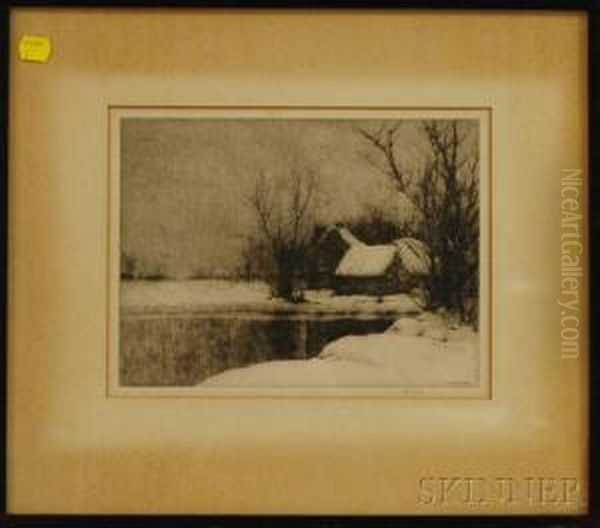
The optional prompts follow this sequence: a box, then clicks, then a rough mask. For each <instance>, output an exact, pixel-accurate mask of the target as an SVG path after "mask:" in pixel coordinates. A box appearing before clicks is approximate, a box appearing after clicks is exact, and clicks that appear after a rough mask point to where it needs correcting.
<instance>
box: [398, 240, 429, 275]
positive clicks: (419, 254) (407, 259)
mask: <svg viewBox="0 0 600 528" xmlns="http://www.w3.org/2000/svg"><path fill="white" fill-rule="evenodd" d="M394 244H395V246H396V247H397V248H398V255H399V256H400V261H401V262H402V265H403V266H404V269H406V271H408V272H409V273H412V274H414V275H428V274H429V272H430V271H431V258H430V257H429V249H428V247H427V245H426V244H424V243H423V242H421V241H420V240H417V239H416V238H409V237H406V238H400V239H398V240H396V241H395V242H394Z"/></svg>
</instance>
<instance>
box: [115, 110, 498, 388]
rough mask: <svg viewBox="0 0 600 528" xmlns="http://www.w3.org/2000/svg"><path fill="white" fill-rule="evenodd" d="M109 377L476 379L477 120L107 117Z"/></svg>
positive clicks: (285, 383) (220, 383)
mask: <svg viewBox="0 0 600 528" xmlns="http://www.w3.org/2000/svg"><path fill="white" fill-rule="evenodd" d="M117 130H118V142H117V144H118V156H119V157H118V173H119V174H118V181H119V186H118V190H119V201H120V211H119V226H118V238H119V255H118V258H119V263H118V266H119V290H118V320H119V322H118V326H119V332H118V355H117V359H116V364H117V365H118V386H120V387H128V388H156V389H157V390H160V389H166V388H169V387H170V388H194V389H198V390H199V391H200V392H202V390H208V389H214V388H221V389H225V388H271V389H273V388H280V389H285V388H306V389H310V388H380V389H384V388H395V389H403V390H407V391H411V390H412V391H417V392H415V394H418V391H420V390H422V391H426V390H429V389H465V390H475V392H477V393H478V394H479V393H480V391H481V389H482V384H483V377H485V376H482V372H484V370H485V369H484V367H485V365H486V364H487V360H486V357H485V355H486V354H487V353H488V352H489V351H487V350H484V349H485V347H482V345H481V343H482V339H480V331H481V329H482V324H481V323H482V321H481V319H482V316H481V304H482V303H481V295H480V293H481V292H480V289H481V282H482V281H481V280H480V279H481V258H480V257H481V230H482V229H481V221H480V219H481V216H482V211H481V209H482V207H481V203H482V202H481V187H482V186H481V166H482V160H481V153H482V148H481V145H482V139H481V138H482V133H481V132H482V131H481V120H480V119H479V118H478V117H477V116H468V115H467V116H464V117H462V116H461V117H445V116H443V115H442V116H439V115H436V116H433V117H424V118H420V117H417V116H414V115H408V116H405V115H391V116H389V117H388V116H387V115H377V116H376V117H373V116H368V117H355V116H345V117H341V118H334V117H329V116H328V117H323V118H321V117H318V116H314V115H310V116H299V117H290V116H289V115H284V116H273V115H269V116H267V117H262V116H256V115H249V116H245V115H244V116H233V117H230V116H220V115H219V116H211V115H208V116H206V115H195V114H193V113H191V114H189V115H187V114H185V113H180V114H177V115H164V114H158V115H152V114H150V115H145V114H143V113H142V114H140V115H130V114H126V115H123V116H120V118H119V120H118V129H117Z"/></svg>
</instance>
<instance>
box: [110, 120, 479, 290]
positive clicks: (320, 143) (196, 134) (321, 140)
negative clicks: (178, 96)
mask: <svg viewBox="0 0 600 528" xmlns="http://www.w3.org/2000/svg"><path fill="white" fill-rule="evenodd" d="M380 123H381V121H364V120H361V121H359V120H343V121H342V120H340V121H334V120H326V121H325V120H314V119H313V120H289V119H286V120H283V119H271V120H267V119H260V120H258V119H220V120H209V119H198V118H196V119H166V118H126V119H123V120H122V122H121V248H122V250H123V251H125V252H126V253H127V254H129V255H134V256H135V257H136V258H137V259H139V260H140V261H141V262H142V263H144V265H147V266H149V267H153V266H155V265H156V264H157V263H161V264H162V266H163V267H164V271H166V272H167V273H168V274H169V275H171V276H175V277H177V278H185V277H186V276H189V275H190V274H194V273H198V272H200V273H203V274H218V273H221V272H227V271H228V270H230V269H233V268H234V267H235V266H237V265H238V264H239V253H240V248H241V244H242V242H243V239H244V237H245V236H246V235H247V234H248V232H249V231H250V230H253V229H255V224H254V216H253V212H252V210H251V209H249V207H248V206H247V205H246V203H245V200H244V196H245V195H247V192H248V188H249V187H250V186H251V184H252V182H253V181H254V179H255V178H256V176H257V174H258V173H259V172H260V171H264V172H265V173H266V174H267V176H269V175H274V176H275V175H280V174H282V173H283V174H285V168H286V167H287V166H289V164H290V163H297V164H306V165H307V166H309V167H311V169H312V170H313V171H315V172H316V174H317V176H318V178H319V180H320V184H321V188H322V197H321V206H320V208H319V215H320V221H322V222H336V221H342V222H343V221H344V220H345V219H348V218H351V217H353V216H356V215H357V214H360V212H361V210H363V208H364V207H365V206H366V205H367V204H372V205H376V206H378V207H382V208H384V209H386V210H387V211H390V212H391V214H401V212H397V213H396V211H397V210H398V209H399V208H400V209H401V205H400V204H401V203H402V202H401V200H400V198H399V196H398V195H397V193H395V192H393V191H392V190H391V189H390V186H389V182H388V181H387V180H386V178H385V176H384V175H383V174H382V173H381V172H379V171H378V170H377V169H374V168H373V167H372V166H371V165H370V164H369V163H368V162H367V161H365V159H364V153H366V152H371V151H370V150H369V148H368V146H367V145H366V144H365V142H364V140H363V139H361V138H360V137H359V135H358V134H357V133H356V127H357V126H361V127H364V128H367V129H375V128H376V127H377V126H378V124H380ZM472 123H473V124H475V122H472ZM473 130H475V127H473ZM398 145H399V148H398V157H399V159H400V160H401V161H402V163H403V164H405V165H408V166H411V165H415V166H418V165H419V164H420V163H421V162H422V161H423V158H424V156H425V153H426V146H425V143H424V139H423V137H422V134H421V133H420V131H419V123H418V122H417V121H404V122H403V126H402V127H401V129H400V131H399V133H398Z"/></svg>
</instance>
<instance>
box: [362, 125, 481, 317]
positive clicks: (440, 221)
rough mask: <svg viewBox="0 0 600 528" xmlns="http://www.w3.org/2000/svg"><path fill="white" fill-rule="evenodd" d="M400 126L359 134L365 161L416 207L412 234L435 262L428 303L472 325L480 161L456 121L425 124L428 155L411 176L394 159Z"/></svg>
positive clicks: (462, 126)
mask: <svg viewBox="0 0 600 528" xmlns="http://www.w3.org/2000/svg"><path fill="white" fill-rule="evenodd" d="M400 126H401V124H400V123H398V122H394V123H391V124H384V125H382V126H381V127H379V129H377V130H376V131H374V132H373V131H368V130H364V129H359V130H358V133H359V134H360V135H361V136H362V137H363V138H364V139H365V141H366V142H367V144H368V145H370V147H371V152H370V154H367V156H366V159H367V160H368V161H369V162H370V163H371V164H372V165H373V166H375V167H377V168H378V169H379V170H380V171H382V172H383V173H384V174H385V175H386V176H387V177H388V178H389V180H390V181H391V182H392V183H393V184H394V186H395V188H396V189H397V190H398V191H399V192H400V193H403V194H404V195H405V196H406V197H407V198H408V199H409V200H410V201H411V202H412V204H413V205H414V207H415V208H416V211H417V221H416V222H415V227H414V233H413V234H414V235H415V236H417V237H419V238H421V239H422V240H423V241H424V242H425V243H427V245H428V246H429V248H430V250H431V252H432V257H433V258H432V268H433V269H432V271H431V274H430V278H429V281H428V285H427V288H428V296H429V301H430V303H431V304H432V305H434V306H435V305H440V306H445V307H447V308H449V309H451V310H454V311H456V312H458V313H459V315H460V316H461V317H462V318H463V319H466V320H469V321H472V322H476V318H477V312H476V309H477V303H476V302H474V299H476V298H477V293H478V283H479V280H478V270H479V255H478V251H479V159H478V154H477V149H476V148H473V147H472V145H470V144H469V139H470V138H469V136H468V134H469V127H468V126H467V125H466V123H465V122H461V121H457V120H450V121H448V120H433V121H426V122H424V123H423V124H422V125H421V131H422V134H423V137H424V138H425V142H426V145H427V147H428V153H427V156H426V160H425V162H424V163H423V164H422V166H421V167H419V168H418V169H416V170H415V169H414V168H412V171H410V170H408V169H407V168H406V167H404V166H402V163H401V162H400V161H399V159H398V156H397V154H396V152H397V147H398V143H399V142H398V130H399V127H400ZM471 139H472V138H471ZM372 153H377V157H372V155H371V154H372Z"/></svg>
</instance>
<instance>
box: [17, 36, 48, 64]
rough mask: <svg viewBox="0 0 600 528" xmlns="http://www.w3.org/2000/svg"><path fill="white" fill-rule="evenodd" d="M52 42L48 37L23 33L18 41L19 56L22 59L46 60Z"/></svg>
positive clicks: (31, 60)
mask: <svg viewBox="0 0 600 528" xmlns="http://www.w3.org/2000/svg"><path fill="white" fill-rule="evenodd" d="M51 51H52V44H51V43H50V39H49V38H48V37H43V36H40V35H24V36H23V37H21V41H20V42H19V57H20V59H21V60H23V61H30V62H48V59H49V58H50V52H51Z"/></svg>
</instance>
